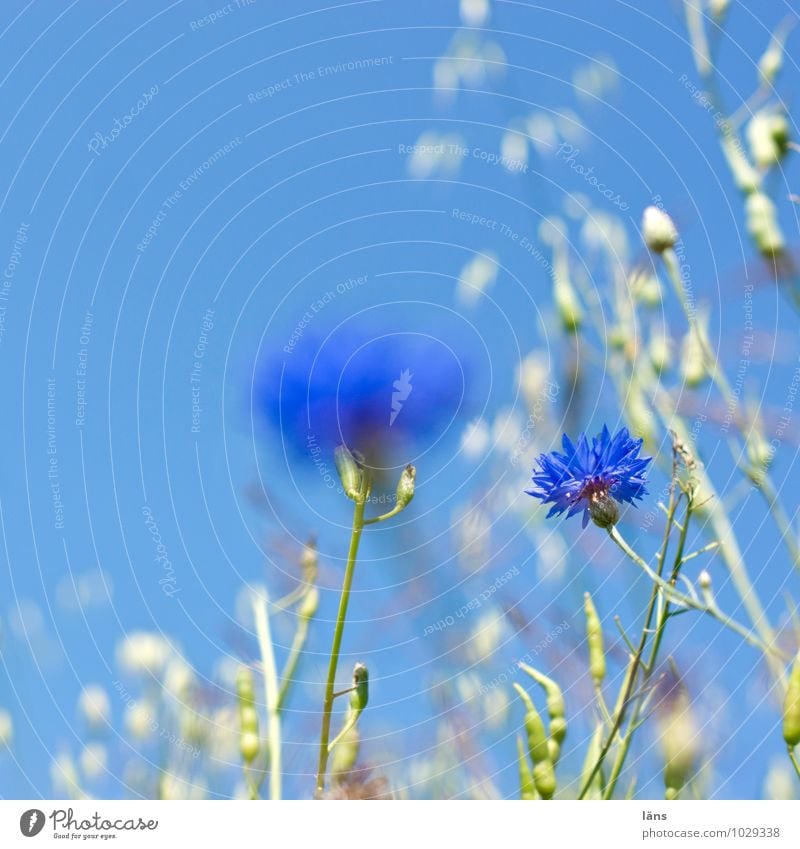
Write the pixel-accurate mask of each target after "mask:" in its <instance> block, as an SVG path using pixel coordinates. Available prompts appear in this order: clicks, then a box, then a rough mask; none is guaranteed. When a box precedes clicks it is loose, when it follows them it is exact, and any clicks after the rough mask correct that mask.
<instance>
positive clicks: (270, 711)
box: [253, 596, 281, 801]
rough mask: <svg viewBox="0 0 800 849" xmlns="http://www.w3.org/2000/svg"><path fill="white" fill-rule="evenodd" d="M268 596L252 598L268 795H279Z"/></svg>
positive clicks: (278, 743) (278, 726) (275, 676)
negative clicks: (261, 674)
mask: <svg viewBox="0 0 800 849" xmlns="http://www.w3.org/2000/svg"><path fill="white" fill-rule="evenodd" d="M268 604H269V599H267V598H264V597H262V596H257V597H254V598H253V613H254V616H255V621H256V634H257V635H258V645H259V648H260V650H261V662H262V664H263V667H264V692H265V696H266V700H267V734H268V738H269V793H270V799H272V800H273V801H277V800H279V799H280V798H281V717H280V713H279V707H278V672H277V669H276V667H275V654H274V652H273V648H272V636H271V635H270V628H269V612H268V609H267V605H268Z"/></svg>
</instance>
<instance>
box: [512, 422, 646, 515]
mask: <svg viewBox="0 0 800 849" xmlns="http://www.w3.org/2000/svg"><path fill="white" fill-rule="evenodd" d="M562 447H563V449H564V453H563V454H562V453H561V452H559V451H551V452H550V453H549V454H542V455H541V456H540V457H539V459H538V461H537V466H538V468H537V467H536V466H535V467H534V469H533V484H534V486H533V489H529V490H526V492H527V493H528V495H532V496H533V497H534V498H539V499H541V501H542V503H543V504H552V505H553V506H552V507H551V508H550V512H549V513H548V514H547V518H550V516H555V515H560V514H561V513H563V512H564V511H565V510H568V511H569V512H568V513H567V518H569V517H570V516H574V515H575V514H576V513H578V512H579V511H580V510H583V527H584V528H585V527H586V525H587V523H588V522H589V519H590V518H591V519H592V520H593V521H594V523H595V524H596V525H599V526H600V527H601V528H608V527H610V526H611V525H614V524H616V522H617V520H618V519H619V509H618V507H617V502H618V501H623V502H625V501H627V502H629V503H633V501H634V499H636V498H641V497H642V496H643V495H645V494H646V493H647V489H646V488H645V483H646V477H645V469H646V468H647V466H648V464H649V463H650V461H651V459H652V458H651V457H639V450H640V449H641V447H642V440H641V439H633V438H632V437H631V435H630V433H629V432H628V428H626V427H623V428H621V429H620V430H618V431H617V432H616V434H614V436H613V437H612V436H611V434H610V432H609V430H608V428H607V427H606V426H605V425H604V426H603V430H602V432H601V433H600V435H599V436H595V437H594V438H593V439H592V444H591V445H589V440H588V439H587V438H586V434H583V433H582V434H581V435H580V437H579V438H578V444H577V445H575V444H574V443H573V442H572V440H571V439H570V438H569V437H568V436H567V435H566V434H564V436H563V438H562Z"/></svg>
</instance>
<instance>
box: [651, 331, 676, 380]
mask: <svg viewBox="0 0 800 849" xmlns="http://www.w3.org/2000/svg"><path fill="white" fill-rule="evenodd" d="M647 353H648V355H649V357H650V363H651V365H652V366H653V370H654V371H655V373H656V374H658V375H661V374H663V373H664V372H665V371H666V370H667V369H668V368H669V364H670V360H671V351H670V344H669V339H668V338H667V336H666V335H665V334H664V333H653V335H652V337H651V338H650V344H649V345H648V347H647Z"/></svg>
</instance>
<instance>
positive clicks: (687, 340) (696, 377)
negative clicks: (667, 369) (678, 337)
mask: <svg viewBox="0 0 800 849" xmlns="http://www.w3.org/2000/svg"><path fill="white" fill-rule="evenodd" d="M697 334H698V331H697V330H696V329H695V328H694V327H692V328H691V329H690V330H689V332H688V333H687V334H686V336H684V337H683V344H682V345H681V377H682V378H683V382H684V383H685V384H686V385H687V386H688V387H689V388H690V389H694V388H696V387H697V386H700V385H701V384H702V383H703V382H704V381H705V380H706V378H707V377H708V371H707V369H706V357H705V353H704V351H703V345H702V342H701V340H700V338H699V337H698V335H697Z"/></svg>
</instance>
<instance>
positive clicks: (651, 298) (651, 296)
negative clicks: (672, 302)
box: [629, 269, 661, 309]
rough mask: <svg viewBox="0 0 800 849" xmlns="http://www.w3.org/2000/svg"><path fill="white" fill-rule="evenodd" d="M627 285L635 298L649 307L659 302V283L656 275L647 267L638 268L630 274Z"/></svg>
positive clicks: (655, 305)
mask: <svg viewBox="0 0 800 849" xmlns="http://www.w3.org/2000/svg"><path fill="white" fill-rule="evenodd" d="M629 285H630V288H631V291H632V292H633V294H634V296H635V297H636V299H637V300H638V301H639V302H640V303H641V304H643V305H644V306H646V307H650V308H651V309H653V308H655V307H657V306H658V305H659V304H660V303H661V284H660V283H659V282H658V277H656V275H655V274H653V273H652V272H651V271H649V270H648V269H640V270H637V271H634V272H633V273H632V274H631V277H630V281H629Z"/></svg>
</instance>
